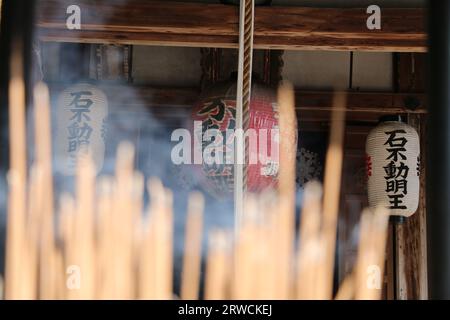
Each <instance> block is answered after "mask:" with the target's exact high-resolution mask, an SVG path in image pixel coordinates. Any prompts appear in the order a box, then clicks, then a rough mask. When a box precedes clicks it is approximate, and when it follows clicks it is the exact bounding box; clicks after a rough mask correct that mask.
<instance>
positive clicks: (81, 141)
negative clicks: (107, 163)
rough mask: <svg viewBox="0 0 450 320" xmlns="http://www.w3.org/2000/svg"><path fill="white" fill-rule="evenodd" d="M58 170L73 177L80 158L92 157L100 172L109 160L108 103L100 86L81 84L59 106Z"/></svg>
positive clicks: (66, 92) (67, 91)
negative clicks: (107, 138)
mask: <svg viewBox="0 0 450 320" xmlns="http://www.w3.org/2000/svg"><path fill="white" fill-rule="evenodd" d="M56 114H57V118H56V120H57V121H56V169H57V171H59V172H61V173H63V174H65V175H73V174H74V172H75V169H76V160H77V157H78V156H79V155H80V154H81V155H83V154H86V153H87V152H88V151H89V152H90V153H91V155H92V159H93V161H94V163H95V166H96V169H97V171H99V170H100V169H101V168H102V166H103V160H104V156H105V125H106V118H107V116H108V101H107V98H106V95H105V94H104V93H103V91H102V90H100V89H98V88H97V87H96V86H94V85H91V84H87V83H80V84H75V85H73V86H70V87H69V88H67V89H65V90H64V91H63V92H61V94H60V95H59V97H58V100H57V103H56Z"/></svg>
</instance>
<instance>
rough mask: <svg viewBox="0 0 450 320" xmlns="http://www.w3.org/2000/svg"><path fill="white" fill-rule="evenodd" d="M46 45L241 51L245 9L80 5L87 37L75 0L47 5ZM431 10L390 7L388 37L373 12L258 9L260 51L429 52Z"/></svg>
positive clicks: (135, 2)
mask: <svg viewBox="0 0 450 320" xmlns="http://www.w3.org/2000/svg"><path fill="white" fill-rule="evenodd" d="M39 4H40V5H39V8H38V14H37V22H36V24H37V26H38V34H39V37H40V39H41V40H44V41H56V42H84V43H119V44H133V45H136V44H143V45H166V46H189V47H218V48H237V44H238V20H239V19H238V8H237V7H234V6H227V5H222V4H204V3H188V2H172V1H170V2H166V1H139V0H129V1H126V2H124V1H117V0H98V1H89V0H79V1H77V4H78V5H79V6H80V8H81V15H82V16H81V23H82V28H81V30H68V29H67V27H66V19H67V14H66V9H67V7H68V6H69V5H71V4H73V1H72V0H41V1H40V2H39ZM424 17H425V11H424V9H422V8H416V9H414V8H383V10H382V28H381V30H369V29H368V28H367V27H366V20H367V18H368V14H367V13H366V9H365V8H311V7H282V6H271V7H257V8H256V12H255V34H254V47H255V48H257V49H283V50H345V51H380V52H425V51H426V32H425V21H424V20H425V19H424Z"/></svg>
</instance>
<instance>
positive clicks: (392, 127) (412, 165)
mask: <svg viewBox="0 0 450 320" xmlns="http://www.w3.org/2000/svg"><path fill="white" fill-rule="evenodd" d="M366 153H367V177H368V181H367V189H368V196H369V205H370V206H371V207H376V206H379V205H384V206H386V207H387V208H388V209H390V213H391V214H392V215H395V216H404V217H409V216H411V215H412V214H414V213H415V212H416V210H417V207H418V204H419V188H420V180H419V175H420V172H419V171H420V166H419V157H420V142H419V136H418V134H417V132H416V130H415V129H414V128H412V127H411V126H409V125H407V124H405V123H402V122H400V121H386V122H382V123H380V124H379V125H378V126H377V127H376V128H374V129H373V130H372V131H371V132H370V133H369V135H368V136H367V140H366Z"/></svg>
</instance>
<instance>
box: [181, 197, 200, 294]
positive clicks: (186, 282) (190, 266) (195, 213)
mask: <svg viewBox="0 0 450 320" xmlns="http://www.w3.org/2000/svg"><path fill="white" fill-rule="evenodd" d="M203 207H204V200H203V196H202V195H201V194H200V193H194V194H192V195H191V196H190V198H189V204H188V216H187V223H186V236H185V249H184V260H183V274H182V277H181V279H182V280H181V281H182V282H181V299H186V300H193V299H198V292H199V283H200V267H201V257H202V255H201V250H202V228H203V227H202V213H203Z"/></svg>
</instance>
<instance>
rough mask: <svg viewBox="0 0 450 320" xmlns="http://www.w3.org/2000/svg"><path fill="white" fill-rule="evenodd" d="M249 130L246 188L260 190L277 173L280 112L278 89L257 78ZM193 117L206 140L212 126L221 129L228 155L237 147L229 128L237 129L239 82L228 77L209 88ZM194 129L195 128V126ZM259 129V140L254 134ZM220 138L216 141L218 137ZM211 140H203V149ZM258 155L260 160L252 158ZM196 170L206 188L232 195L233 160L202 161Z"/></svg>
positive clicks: (199, 136) (267, 184)
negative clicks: (229, 79)
mask: <svg viewBox="0 0 450 320" xmlns="http://www.w3.org/2000/svg"><path fill="white" fill-rule="evenodd" d="M249 110H250V114H249V125H248V129H249V130H248V131H246V132H245V133H246V136H247V137H248V139H247V140H246V141H247V146H248V147H247V152H246V155H247V156H246V158H247V159H246V164H247V165H246V173H247V178H246V188H247V191H249V192H260V191H262V190H264V189H266V188H270V187H275V186H276V181H277V176H278V165H279V163H278V140H279V138H278V135H277V133H278V119H277V117H278V114H277V105H276V93H275V91H274V90H272V89H270V88H269V87H267V86H265V85H262V84H260V83H257V82H254V84H253V85H252V91H251V100H250V108H249ZM192 118H193V120H194V121H200V122H201V124H202V125H201V132H194V135H197V137H198V139H199V140H200V141H203V140H204V139H202V138H204V135H205V132H207V130H210V129H215V130H219V131H220V132H222V137H221V139H222V138H223V139H224V140H223V141H222V142H223V149H222V147H220V148H221V150H222V152H223V153H224V155H226V154H227V153H229V152H232V151H233V150H232V148H234V137H230V136H229V135H227V131H230V130H231V131H233V130H234V129H235V122H236V83H235V82H232V81H225V82H222V83H218V84H216V85H214V86H213V87H212V88H211V89H210V90H207V91H206V92H205V93H204V94H203V97H202V98H201V99H200V100H199V102H198V103H197V104H196V105H195V107H194V109H193V113H192ZM194 131H195V130H194ZM248 132H252V133H256V136H257V137H256V140H257V142H256V143H255V140H253V143H251V142H249V140H250V139H255V136H252V134H247V133H248ZM216 142H217V141H216ZM208 143H209V142H206V143H205V142H202V144H201V148H202V152H203V151H204V150H205V147H206V145H207V144H208ZM194 147H195V146H194ZM255 157H257V158H258V161H257V162H256V163H255V161H251V159H250V158H252V159H253V160H254V159H255ZM196 172H197V173H198V174H199V176H200V180H201V181H202V184H203V185H204V187H205V189H207V190H208V191H209V192H211V193H212V194H214V195H216V196H217V195H219V196H221V197H223V196H227V195H231V194H232V193H233V186H234V162H233V163H222V164H213V165H208V164H206V163H205V162H203V163H202V164H201V165H196Z"/></svg>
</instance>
